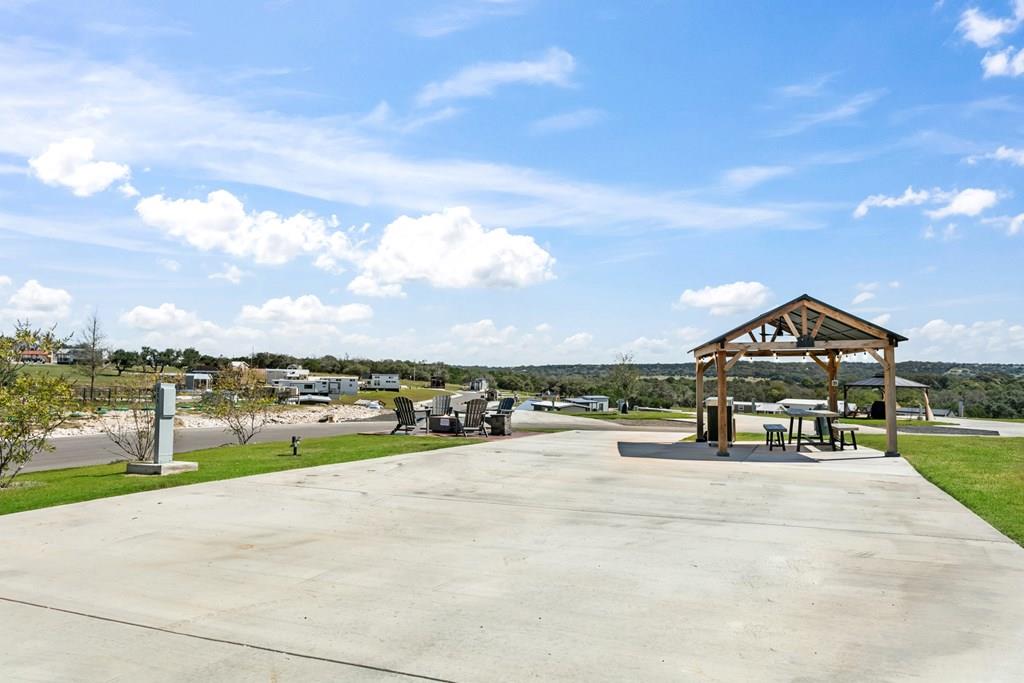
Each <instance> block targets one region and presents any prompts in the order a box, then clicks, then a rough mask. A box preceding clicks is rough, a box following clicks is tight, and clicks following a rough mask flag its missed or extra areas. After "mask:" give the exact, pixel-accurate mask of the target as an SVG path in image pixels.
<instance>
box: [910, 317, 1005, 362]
mask: <svg viewBox="0 0 1024 683" xmlns="http://www.w3.org/2000/svg"><path fill="white" fill-rule="evenodd" d="M907 337H909V338H910V342H909V344H911V345H913V346H912V348H913V354H914V357H915V358H936V359H942V360H946V361H950V360H959V361H975V362H1009V361H1016V360H1018V359H1019V358H1020V356H1021V354H1022V353H1024V325H1022V324H1020V323H1010V322H1007V321H1005V320H982V321H977V322H974V323H957V322H949V321H946V320H944V319H942V318H936V319H934V320H929V321H928V322H927V323H925V324H924V325H922V326H921V327H918V328H914V329H911V330H908V331H907Z"/></svg>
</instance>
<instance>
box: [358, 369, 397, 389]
mask: <svg viewBox="0 0 1024 683" xmlns="http://www.w3.org/2000/svg"><path fill="white" fill-rule="evenodd" d="M366 388H367V389H372V390H374V391H399V390H401V388H402V385H401V382H400V381H399V378H398V373H397V372H396V373H390V372H386V373H382V372H375V373H373V374H372V375H370V382H369V384H367V385H366Z"/></svg>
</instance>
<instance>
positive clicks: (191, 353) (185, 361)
mask: <svg viewBox="0 0 1024 683" xmlns="http://www.w3.org/2000/svg"><path fill="white" fill-rule="evenodd" d="M202 357H203V354H201V353H199V352H198V351H196V350H195V349H193V348H192V347H189V348H187V349H185V350H184V351H182V352H181V365H182V367H184V368H185V369H186V370H192V369H194V368H196V367H197V366H198V365H199V364H200V361H201V360H202Z"/></svg>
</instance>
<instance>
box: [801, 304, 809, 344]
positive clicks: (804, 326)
mask: <svg viewBox="0 0 1024 683" xmlns="http://www.w3.org/2000/svg"><path fill="white" fill-rule="evenodd" d="M800 334H802V335H803V336H805V337H806V336H807V304H804V305H803V306H801V307H800Z"/></svg>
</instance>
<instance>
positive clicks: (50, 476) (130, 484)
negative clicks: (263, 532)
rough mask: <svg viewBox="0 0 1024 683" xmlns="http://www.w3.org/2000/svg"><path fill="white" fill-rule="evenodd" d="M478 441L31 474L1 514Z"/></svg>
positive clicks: (224, 450) (320, 447)
mask: <svg viewBox="0 0 1024 683" xmlns="http://www.w3.org/2000/svg"><path fill="white" fill-rule="evenodd" d="M479 441H480V440H479V439H455V438H439V437H424V436H384V435H348V436H336V437H329V438H323V439H306V440H303V442H302V450H301V453H302V455H300V456H298V457H295V456H292V455H291V448H290V445H289V444H288V443H287V442H277V443H260V444H249V445H247V446H224V447H220V448H210V449H206V450H202V451H194V452H191V453H188V454H186V455H183V456H182V459H183V460H189V461H194V462H198V463H199V471H197V472H184V473H182V474H174V475H169V476H166V477H158V476H146V475H132V476H129V475H127V474H125V473H124V472H125V464H124V463H114V464H111V465H95V466H91V467H74V468H69V469H63V470H50V471H46V472H32V473H30V474H22V475H21V476H19V477H18V478H17V479H15V487H13V488H10V489H6V490H0V514H9V513H11V512H22V511H24V510H34V509H37V508H43V507H50V506H52V505H64V504H66V503H77V502H80V501H84V500H93V499H95V498H106V497H108V496H119V495H122V494H126V493H137V492H139V491H151V490H153V489H162V488H170V487H172V486H184V485H187V484H197V483H200V482H204V481H216V480H218V479H233V478H235V477H245V476H248V475H251V474H265V473H267V472H278V471H281V470H289V469H296V468H300V467H315V466H317V465H329V464H332V463H339V462H351V461H353V460H365V459H368V458H379V457H382V456H386V455H397V454H400V453H414V452H417V451H431V450H436V449H439V448H449V447H452V446H464V445H466V444H471V443H478V442H479ZM41 457H46V456H45V455H43V456H41Z"/></svg>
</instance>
